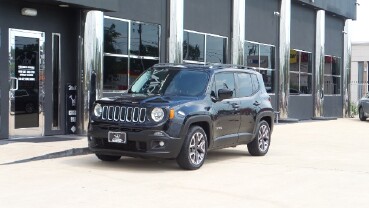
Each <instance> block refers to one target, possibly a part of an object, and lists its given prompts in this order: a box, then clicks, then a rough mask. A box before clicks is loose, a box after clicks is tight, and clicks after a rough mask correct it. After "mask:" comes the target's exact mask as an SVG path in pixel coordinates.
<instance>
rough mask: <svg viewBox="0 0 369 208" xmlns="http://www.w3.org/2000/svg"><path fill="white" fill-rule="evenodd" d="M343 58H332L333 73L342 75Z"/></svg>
mask: <svg viewBox="0 0 369 208" xmlns="http://www.w3.org/2000/svg"><path fill="white" fill-rule="evenodd" d="M340 63H341V59H340V58H337V57H333V58H332V75H341V67H340V66H341V64H340Z"/></svg>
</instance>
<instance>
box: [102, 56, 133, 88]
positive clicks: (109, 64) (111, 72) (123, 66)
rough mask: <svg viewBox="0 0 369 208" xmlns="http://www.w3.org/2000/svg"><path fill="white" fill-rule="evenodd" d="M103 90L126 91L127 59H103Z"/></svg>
mask: <svg viewBox="0 0 369 208" xmlns="http://www.w3.org/2000/svg"><path fill="white" fill-rule="evenodd" d="M103 76H104V87H103V88H104V90H127V88H128V58H127V57H114V56H105V57H104V73H103Z"/></svg>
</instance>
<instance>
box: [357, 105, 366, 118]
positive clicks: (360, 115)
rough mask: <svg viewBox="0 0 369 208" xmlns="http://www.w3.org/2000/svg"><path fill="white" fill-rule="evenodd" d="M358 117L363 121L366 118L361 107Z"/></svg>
mask: <svg viewBox="0 0 369 208" xmlns="http://www.w3.org/2000/svg"><path fill="white" fill-rule="evenodd" d="M359 118H360V121H365V120H366V119H367V118H366V116H365V115H364V111H363V108H362V107H360V108H359Z"/></svg>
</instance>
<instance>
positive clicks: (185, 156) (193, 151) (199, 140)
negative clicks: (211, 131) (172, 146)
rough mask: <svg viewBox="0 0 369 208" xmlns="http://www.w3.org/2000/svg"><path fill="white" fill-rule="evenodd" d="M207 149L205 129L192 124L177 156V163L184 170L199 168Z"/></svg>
mask: <svg viewBox="0 0 369 208" xmlns="http://www.w3.org/2000/svg"><path fill="white" fill-rule="evenodd" d="M207 150H208V140H207V136H206V134H205V131H204V130H203V129H202V128H201V127H199V126H192V127H191V128H190V129H189V131H188V133H187V135H186V138H185V140H184V143H183V146H182V149H181V152H180V153H179V155H178V157H177V163H178V165H179V166H180V167H181V168H183V169H186V170H196V169H199V168H200V167H201V166H202V164H204V161H205V158H206V154H207Z"/></svg>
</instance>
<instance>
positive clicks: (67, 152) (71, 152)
mask: <svg viewBox="0 0 369 208" xmlns="http://www.w3.org/2000/svg"><path fill="white" fill-rule="evenodd" d="M91 153H92V152H91V151H90V149H89V148H88V147H85V148H73V149H68V150H64V151H60V152H53V153H49V154H46V155H41V156H37V157H31V158H27V159H23V160H16V161H13V162H8V163H2V164H0V165H12V164H19V163H26V162H33V161H39V160H48V159H56V158H62V157H72V156H78V155H87V154H91Z"/></svg>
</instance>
